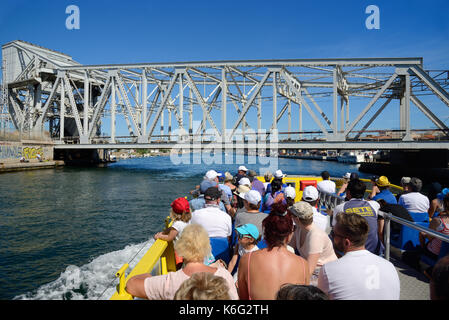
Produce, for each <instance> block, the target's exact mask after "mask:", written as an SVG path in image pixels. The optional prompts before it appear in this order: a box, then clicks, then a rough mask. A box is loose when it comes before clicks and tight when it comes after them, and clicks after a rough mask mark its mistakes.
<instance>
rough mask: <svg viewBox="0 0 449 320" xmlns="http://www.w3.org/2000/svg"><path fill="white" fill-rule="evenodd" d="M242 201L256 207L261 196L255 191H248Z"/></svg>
mask: <svg viewBox="0 0 449 320" xmlns="http://www.w3.org/2000/svg"><path fill="white" fill-rule="evenodd" d="M244 199H245V200H246V201H248V202H249V203H251V204H255V205H257V204H259V202H260V201H261V200H262V196H261V195H260V193H259V191H257V190H250V191H248V192H247V193H245V198H244Z"/></svg>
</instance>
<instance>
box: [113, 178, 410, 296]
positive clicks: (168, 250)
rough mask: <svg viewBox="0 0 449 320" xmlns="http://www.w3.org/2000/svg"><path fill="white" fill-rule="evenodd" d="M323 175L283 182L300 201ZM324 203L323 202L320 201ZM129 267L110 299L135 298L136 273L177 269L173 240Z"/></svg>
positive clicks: (338, 183) (161, 242)
mask: <svg viewBox="0 0 449 320" xmlns="http://www.w3.org/2000/svg"><path fill="white" fill-rule="evenodd" d="M257 179H259V180H260V181H262V182H265V179H264V177H261V176H258V177H257ZM322 180H323V179H322V178H321V177H317V176H286V177H284V178H283V182H284V183H285V184H287V185H289V186H292V187H293V188H295V191H296V198H295V202H297V201H300V200H301V199H302V193H303V190H304V188H305V187H307V186H310V185H313V186H316V185H317V183H318V182H319V181H322ZM331 180H333V181H334V182H335V183H336V187H337V190H338V189H339V188H340V187H341V185H342V184H343V179H342V178H331ZM360 180H362V181H364V182H365V183H367V191H366V192H367V194H368V193H370V192H371V190H369V186H370V180H368V179H360ZM392 187H393V190H392V191H393V192H394V191H399V190H401V189H402V188H401V187H399V186H395V185H392ZM320 198H322V200H323V201H329V202H328V203H329V204H330V205H331V207H334V206H336V205H338V204H339V203H341V202H343V201H344V198H343V197H338V196H336V195H334V196H333V197H332V198H330V199H329V200H326V197H324V196H320ZM320 203H321V204H324V203H323V202H320ZM172 223H173V221H170V217H167V218H166V219H165V226H166V227H167V228H168V227H170V226H171V224H172ZM128 268H129V264H125V265H123V266H122V267H121V268H120V269H119V270H118V271H117V272H116V274H115V276H116V277H117V278H119V284H118V285H117V287H116V292H115V293H114V294H113V295H112V297H111V298H110V300H133V299H134V298H133V296H132V295H130V294H129V293H128V292H126V290H125V287H126V282H127V280H128V279H130V278H131V277H133V276H135V275H139V274H143V273H151V274H152V275H162V274H167V273H168V272H172V271H176V270H177V269H176V263H175V254H174V247H173V242H172V241H171V242H167V241H164V240H161V239H157V240H155V242H154V243H153V245H152V246H151V247H150V249H149V250H148V251H147V252H146V253H145V255H144V256H143V257H142V258H141V259H140V261H139V262H138V263H137V264H136V266H135V267H134V268H133V270H132V271H131V272H130V273H129V274H128V275H126V271H127V269H128Z"/></svg>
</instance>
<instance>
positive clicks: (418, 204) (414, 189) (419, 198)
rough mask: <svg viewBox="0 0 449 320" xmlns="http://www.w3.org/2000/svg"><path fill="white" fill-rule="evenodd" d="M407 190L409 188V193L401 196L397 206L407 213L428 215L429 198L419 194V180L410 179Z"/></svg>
mask: <svg viewBox="0 0 449 320" xmlns="http://www.w3.org/2000/svg"><path fill="white" fill-rule="evenodd" d="M408 188H410V192H408V193H406V194H403V195H401V196H400V197H399V201H398V204H400V205H401V206H403V207H404V208H405V209H407V210H408V212H415V213H423V212H425V213H428V211H429V207H430V203H429V198H427V197H426V196H425V195H423V194H422V193H420V191H421V188H422V181H421V179H419V178H415V177H413V178H411V180H410V183H409V184H408Z"/></svg>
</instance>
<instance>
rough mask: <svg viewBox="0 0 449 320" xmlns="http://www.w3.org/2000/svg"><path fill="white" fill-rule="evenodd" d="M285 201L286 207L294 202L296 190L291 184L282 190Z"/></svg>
mask: <svg viewBox="0 0 449 320" xmlns="http://www.w3.org/2000/svg"><path fill="white" fill-rule="evenodd" d="M284 195H285V202H286V204H287V207H290V206H292V205H293V204H294V203H295V198H296V191H295V188H293V187H292V186H288V187H286V188H285V190H284Z"/></svg>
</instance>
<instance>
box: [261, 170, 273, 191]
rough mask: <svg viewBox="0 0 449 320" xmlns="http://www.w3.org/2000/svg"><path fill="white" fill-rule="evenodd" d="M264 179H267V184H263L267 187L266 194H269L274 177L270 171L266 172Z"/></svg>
mask: <svg viewBox="0 0 449 320" xmlns="http://www.w3.org/2000/svg"><path fill="white" fill-rule="evenodd" d="M263 178H264V179H265V182H264V183H263V186H264V187H265V193H267V186H268V185H269V184H270V183H271V179H273V175H272V174H271V172H270V171H267V172H265V174H264V176H263Z"/></svg>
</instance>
